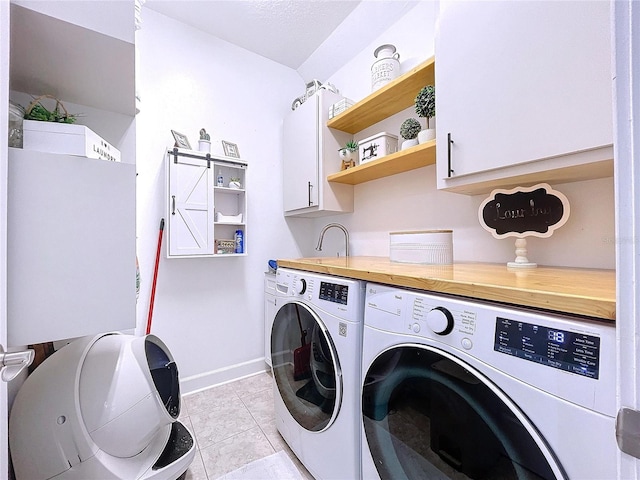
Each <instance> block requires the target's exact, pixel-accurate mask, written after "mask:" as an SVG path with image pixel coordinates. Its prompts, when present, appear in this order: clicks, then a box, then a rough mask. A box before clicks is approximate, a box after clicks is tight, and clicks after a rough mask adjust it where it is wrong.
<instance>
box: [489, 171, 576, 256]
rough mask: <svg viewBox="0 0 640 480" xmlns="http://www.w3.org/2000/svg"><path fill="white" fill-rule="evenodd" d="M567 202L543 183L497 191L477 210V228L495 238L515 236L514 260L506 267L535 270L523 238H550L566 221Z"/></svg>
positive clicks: (567, 213) (562, 196) (562, 195)
mask: <svg viewBox="0 0 640 480" xmlns="http://www.w3.org/2000/svg"><path fill="white" fill-rule="evenodd" d="M569 210H570V209H569V200H567V197H565V196H564V194H562V193H560V192H558V191H557V190H554V189H553V188H551V187H550V186H549V185H547V184H546V183H539V184H537V185H534V186H533V187H517V188H514V189H511V190H501V189H497V190H494V191H493V192H491V196H489V198H487V199H485V200H484V201H483V202H482V204H481V205H480V208H479V209H478V219H479V220H480V225H482V227H483V228H484V229H485V230H487V231H488V232H491V235H493V236H494V237H495V238H505V237H517V240H516V259H515V261H513V262H508V263H507V266H508V267H517V268H535V267H536V266H537V264H536V263H533V262H530V261H529V259H528V258H527V241H526V240H525V237H542V238H546V237H550V236H551V235H552V234H553V232H554V231H555V230H556V229H557V228H560V227H561V226H562V225H564V224H565V223H566V222H567V220H568V219H569Z"/></svg>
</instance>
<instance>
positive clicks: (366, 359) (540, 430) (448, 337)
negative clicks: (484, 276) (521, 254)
mask: <svg viewBox="0 0 640 480" xmlns="http://www.w3.org/2000/svg"><path fill="white" fill-rule="evenodd" d="M615 362H616V350H615V326H614V325H613V324H611V323H604V322H598V321H594V320H589V319H582V318H580V319H578V318H573V317H565V316H559V315H555V314H552V313H549V312H541V311H536V310H528V309H520V308H517V307H507V306H504V305H496V304H490V303H484V302H480V301H475V300H469V299H462V298H459V297H451V296H444V295H433V294H426V293H422V292H414V291H408V290H402V289H398V288H393V287H389V286H382V285H377V284H371V283H370V284H367V293H366V303H365V327H364V337H363V380H362V420H363V421H362V426H361V432H362V446H363V453H362V474H363V478H365V479H367V480H369V479H375V478H382V479H418V478H419V479H424V478H428V479H449V478H452V479H468V478H482V479H498V478H499V479H511V478H514V479H515V478H517V479H576V480H578V479H579V480H586V479H598V480H602V479H611V478H616V449H617V446H616V439H615V414H616V413H615V412H616V410H615V407H616V400H615Z"/></svg>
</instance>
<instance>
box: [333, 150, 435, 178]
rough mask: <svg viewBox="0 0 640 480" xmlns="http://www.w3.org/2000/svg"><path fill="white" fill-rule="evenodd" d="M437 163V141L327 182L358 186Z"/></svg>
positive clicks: (334, 176)
mask: <svg viewBox="0 0 640 480" xmlns="http://www.w3.org/2000/svg"><path fill="white" fill-rule="evenodd" d="M435 163H436V141H435V140H431V141H429V142H426V143H421V144H419V145H416V146H415V147H411V148H407V149H405V150H401V151H399V152H396V153H392V154H390V155H385V156H384V157H382V158H379V159H377V160H373V161H371V162H367V163H365V164H363V165H358V166H357V167H352V168H349V169H347V170H343V171H341V172H338V173H334V174H332V175H329V176H328V177H327V181H329V182H335V183H346V184H347V185H358V184H360V183H365V182H369V181H371V180H376V179H378V178H383V177H388V176H389V175H395V174H397V173H403V172H408V171H409V170H414V169H416V168H421V167H426V166H427V165H433V164H435Z"/></svg>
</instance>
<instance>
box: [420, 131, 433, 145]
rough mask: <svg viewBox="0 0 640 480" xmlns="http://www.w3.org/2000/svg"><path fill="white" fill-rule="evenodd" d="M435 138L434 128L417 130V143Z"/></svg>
mask: <svg viewBox="0 0 640 480" xmlns="http://www.w3.org/2000/svg"><path fill="white" fill-rule="evenodd" d="M435 138H436V129H435V128H428V129H426V130H420V132H418V143H425V142H428V141H431V140H434V139H435Z"/></svg>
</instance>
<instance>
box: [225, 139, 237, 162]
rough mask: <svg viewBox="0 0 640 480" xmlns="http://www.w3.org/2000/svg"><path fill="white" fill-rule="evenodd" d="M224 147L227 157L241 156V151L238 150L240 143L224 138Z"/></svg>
mask: <svg viewBox="0 0 640 480" xmlns="http://www.w3.org/2000/svg"><path fill="white" fill-rule="evenodd" d="M222 147H223V148H224V154H225V155H226V156H227V157H234V158H240V152H239V151H238V145H236V144H235V143H230V142H226V141H224V140H222Z"/></svg>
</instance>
